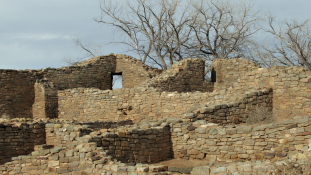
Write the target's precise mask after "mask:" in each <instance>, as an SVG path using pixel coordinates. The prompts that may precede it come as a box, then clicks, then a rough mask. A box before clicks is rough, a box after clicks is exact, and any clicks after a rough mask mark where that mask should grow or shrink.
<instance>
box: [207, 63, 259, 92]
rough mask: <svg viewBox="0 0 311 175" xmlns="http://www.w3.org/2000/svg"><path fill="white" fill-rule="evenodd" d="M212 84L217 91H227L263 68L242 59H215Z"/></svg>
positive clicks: (212, 66)
mask: <svg viewBox="0 0 311 175" xmlns="http://www.w3.org/2000/svg"><path fill="white" fill-rule="evenodd" d="M211 68H212V73H211V78H212V82H214V83H215V87H214V89H215V90H221V89H227V88H229V87H231V86H232V85H233V83H235V82H237V80H238V79H240V78H241V77H243V76H245V75H246V73H247V72H251V71H254V70H257V69H258V68H261V66H260V65H258V64H256V63H254V62H251V61H249V60H246V59H242V58H232V59H215V60H214V61H213V63H212V65H211Z"/></svg>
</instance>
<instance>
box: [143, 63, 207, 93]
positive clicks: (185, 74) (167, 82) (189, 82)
mask: <svg viewBox="0 0 311 175" xmlns="http://www.w3.org/2000/svg"><path fill="white" fill-rule="evenodd" d="M204 68H205V64H204V60H203V59H199V58H196V59H191V58H188V59H185V60H182V61H179V62H178V63H175V64H174V65H172V66H171V67H170V68H169V69H168V70H166V71H164V72H163V73H162V74H161V75H159V76H157V77H154V78H152V79H150V80H148V81H147V82H145V83H144V85H146V87H153V88H155V89H159V90H160V91H167V92H174V91H177V92H194V91H203V92H208V91H210V88H208V87H209V86H208V84H207V83H204Z"/></svg>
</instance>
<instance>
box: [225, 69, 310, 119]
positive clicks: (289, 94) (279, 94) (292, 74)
mask: <svg viewBox="0 0 311 175" xmlns="http://www.w3.org/2000/svg"><path fill="white" fill-rule="evenodd" d="M265 87H270V88H272V89H273V113H274V114H278V115H279V116H282V117H285V118H286V117H287V118H289V117H290V116H295V115H309V114H310V112H311V97H310V92H311V73H310V72H309V71H307V70H304V68H303V67H281V66H280V67H273V68H270V69H268V68H259V69H257V70H254V71H252V72H248V73H247V74H246V75H245V76H244V77H241V78H240V79H239V80H238V81H237V82H236V83H234V84H233V85H232V87H231V88H229V89H227V91H226V93H225V95H224V96H223V100H225V101H232V100H234V99H235V98H233V97H234V96H236V95H237V94H240V93H243V92H247V91H252V90H257V89H263V88H265Z"/></svg>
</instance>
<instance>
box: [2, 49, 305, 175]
mask: <svg viewBox="0 0 311 175" xmlns="http://www.w3.org/2000/svg"><path fill="white" fill-rule="evenodd" d="M204 65H205V63H204V60H203V59H199V58H196V59H185V60H182V61H180V62H178V63H176V64H174V65H173V66H171V67H170V68H169V69H168V70H166V71H163V70H159V69H156V68H152V67H150V66H147V65H145V64H143V63H142V62H141V61H139V60H136V59H134V58H132V57H129V56H126V55H115V54H110V55H106V56H100V57H95V58H91V59H89V60H86V61H83V62H80V63H77V64H76V65H74V66H70V67H62V68H57V69H54V68H46V69H41V70H0V94H1V96H0V116H2V118H1V119H0V174H4V175H8V174H27V175H30V174H70V175H86V174H104V175H105V174H107V175H108V174H109V175H111V174H120V175H145V174H153V175H158V174H159V175H160V174H161V175H164V174H172V173H173V174H179V173H178V172H170V170H169V167H168V166H165V165H158V164H159V163H161V161H165V160H170V159H183V160H202V161H203V160H204V161H209V162H211V164H210V166H200V167H195V168H193V170H192V174H193V175H201V174H226V173H227V174H230V173H231V174H239V173H240V174H243V173H246V174H247V173H248V174H269V172H270V171H273V169H272V168H271V163H270V162H271V161H274V160H283V159H284V158H287V157H289V158H299V159H305V158H307V157H309V156H310V155H309V147H308V146H309V144H310V143H311V139H310V138H311V117H310V115H309V114H310V112H311V108H310V105H311V94H310V92H311V73H310V72H308V71H306V70H305V69H304V68H303V67H281V66H277V67H272V68H262V67H260V66H259V65H257V64H255V63H253V62H250V61H248V60H244V59H216V60H214V61H213V63H212V65H211V67H212V73H211V82H206V81H205V80H204ZM113 75H122V86H123V88H122V89H115V90H112V81H113V80H112V79H113ZM254 107H255V108H256V107H257V108H259V107H260V108H261V109H264V110H267V111H270V112H271V113H273V114H274V116H276V118H278V119H280V120H278V121H276V122H273V123H269V124H260V123H258V124H253V125H250V124H246V122H247V121H248V119H249V118H251V117H253V118H254V117H257V116H253V115H254ZM309 120H310V121H309ZM212 162H215V163H217V164H216V165H214V164H213V163H212ZM278 163H280V162H278ZM155 164H157V165H155Z"/></svg>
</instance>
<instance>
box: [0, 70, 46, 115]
mask: <svg viewBox="0 0 311 175" xmlns="http://www.w3.org/2000/svg"><path fill="white" fill-rule="evenodd" d="M40 77H41V75H40V73H39V72H37V71H30V70H29V71H28V70H23V71H17V70H0V117H4V118H22V117H24V118H31V117H32V104H33V103H34V97H35V93H34V83H35V81H36V79H37V78H40Z"/></svg>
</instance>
